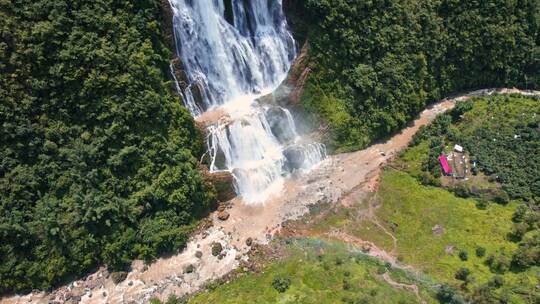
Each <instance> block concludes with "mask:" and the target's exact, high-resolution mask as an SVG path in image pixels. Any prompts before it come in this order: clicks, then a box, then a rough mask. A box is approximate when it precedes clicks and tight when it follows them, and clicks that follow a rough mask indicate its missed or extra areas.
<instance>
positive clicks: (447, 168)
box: [439, 154, 452, 175]
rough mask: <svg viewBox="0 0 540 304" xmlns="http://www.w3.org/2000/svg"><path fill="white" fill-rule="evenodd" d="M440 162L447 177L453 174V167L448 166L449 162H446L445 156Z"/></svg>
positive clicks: (440, 157) (441, 157) (440, 158)
mask: <svg viewBox="0 0 540 304" xmlns="http://www.w3.org/2000/svg"><path fill="white" fill-rule="evenodd" d="M439 162H440V163H441V167H442V169H443V172H444V174H445V175H450V174H452V167H450V165H449V164H448V161H447V160H446V156H445V155H444V154H443V155H441V156H439Z"/></svg>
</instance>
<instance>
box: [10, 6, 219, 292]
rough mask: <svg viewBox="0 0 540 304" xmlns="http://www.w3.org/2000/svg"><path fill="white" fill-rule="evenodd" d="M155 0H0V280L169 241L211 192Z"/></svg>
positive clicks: (17, 280)
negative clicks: (175, 89) (174, 87)
mask: <svg viewBox="0 0 540 304" xmlns="http://www.w3.org/2000/svg"><path fill="white" fill-rule="evenodd" d="M159 3H160V2H159V1H155V0H141V1H117V0H95V1H67V0H53V1H50V0H37V1H30V2H29V1H21V0H13V1H0V123H1V128H0V194H1V195H0V257H1V261H2V263H1V264H0V293H5V292H11V291H22V290H30V289H33V288H40V289H45V288H50V287H52V286H54V285H56V284H59V283H61V282H62V281H63V280H64V279H66V278H68V277H69V276H72V275H80V274H82V273H84V272H85V271H89V270H91V269H92V268H93V267H95V266H97V265H98V264H102V263H104V264H106V265H107V266H109V267H110V268H112V269H121V268H124V267H125V266H126V265H128V263H129V261H130V260H131V259H132V258H136V257H138V258H143V259H145V260H151V259H153V258H154V257H155V256H156V255H158V254H159V253H162V252H166V251H173V250H176V249H178V248H180V247H181V246H182V245H183V244H184V243H185V242H186V239H187V235H188V233H189V231H190V227H192V226H193V224H194V223H195V219H196V218H197V217H199V216H201V215H202V214H203V213H204V212H205V211H206V210H207V209H208V208H209V206H210V205H211V204H212V203H213V201H214V197H215V194H214V191H213V187H212V186H211V185H209V184H207V183H206V182H205V180H204V179H203V178H202V176H201V175H200V174H199V172H198V170H197V161H196V158H195V157H198V156H199V155H200V154H201V152H202V149H203V145H202V140H201V136H200V134H199V132H198V131H197V129H196V128H195V126H194V123H193V120H192V118H191V117H190V115H189V113H188V112H187V111H186V109H185V108H184V107H183V106H182V105H181V100H180V99H179V98H178V97H177V96H175V95H174V94H173V93H172V91H171V89H170V88H171V84H170V83H168V80H167V74H166V73H168V61H169V59H170V57H171V53H170V51H169V50H168V49H167V46H166V43H165V41H164V39H163V38H162V37H163V35H162V29H161V26H160V8H159Z"/></svg>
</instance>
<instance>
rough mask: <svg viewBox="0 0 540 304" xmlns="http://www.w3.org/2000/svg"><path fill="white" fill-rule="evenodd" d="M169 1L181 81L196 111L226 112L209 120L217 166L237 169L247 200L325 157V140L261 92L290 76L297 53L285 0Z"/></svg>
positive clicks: (186, 98)
mask: <svg viewBox="0 0 540 304" xmlns="http://www.w3.org/2000/svg"><path fill="white" fill-rule="evenodd" d="M169 2H170V4H171V7H172V9H173V12H174V19H173V24H174V31H175V39H176V48H177V52H178V56H179V57H180V59H181V61H182V64H183V68H184V70H185V74H186V76H187V78H188V79H187V82H188V84H187V85H185V86H184V87H180V86H179V85H178V87H177V88H178V89H179V91H180V92H181V93H182V95H183V99H184V103H185V104H186V107H187V108H188V109H189V111H190V112H191V113H192V115H193V116H194V117H196V118H198V117H202V116H204V115H208V113H219V114H216V115H218V116H219V119H217V120H216V121H213V122H212V123H210V125H209V127H208V131H209V137H208V152H209V154H210V156H211V159H212V160H211V165H210V170H211V171H213V172H215V171H220V170H228V171H230V172H231V173H232V174H233V176H234V178H235V187H236V191H237V193H238V194H239V195H241V196H242V198H243V200H244V201H245V202H248V203H251V202H261V201H264V200H266V199H267V198H268V196H269V195H271V194H272V193H275V192H279V191H280V190H281V188H282V185H283V178H284V177H286V176H287V175H288V174H289V173H291V172H293V171H296V170H300V171H306V170H309V169H311V168H312V167H313V166H315V165H316V164H317V163H319V162H320V161H321V160H322V159H323V158H325V157H326V154H325V153H326V152H325V148H324V146H323V145H322V144H319V143H308V144H301V143H300V136H299V135H298V133H297V131H296V126H295V122H294V120H293V118H292V115H291V113H290V112H289V111H288V110H287V109H285V108H282V107H279V106H277V105H274V104H271V103H262V102H259V101H258V100H257V99H258V98H259V97H261V96H263V95H265V94H267V93H270V92H272V91H273V90H275V89H276V88H277V86H278V85H279V84H280V83H281V82H282V81H283V80H284V78H285V77H286V75H287V72H288V70H289V67H290V65H291V62H292V61H293V59H294V56H295V53H296V49H295V43H294V39H293V38H292V35H291V34H290V32H289V31H288V29H287V22H286V19H285V17H284V14H283V10H282V5H281V0H169Z"/></svg>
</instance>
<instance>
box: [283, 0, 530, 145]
mask: <svg viewBox="0 0 540 304" xmlns="http://www.w3.org/2000/svg"><path fill="white" fill-rule="evenodd" d="M302 3H303V4H302ZM285 5H286V6H288V7H289V8H290V9H291V10H293V11H295V12H294V13H291V15H292V16H291V17H290V19H291V20H292V21H293V29H294V31H295V32H296V33H297V36H299V37H300V38H303V37H304V36H306V37H307V40H308V42H309V45H310V56H311V64H310V65H309V66H308V67H309V69H310V70H311V72H310V74H309V76H308V78H307V81H306V84H305V91H304V94H303V96H302V98H301V102H302V105H303V107H304V108H305V109H306V110H307V111H308V112H309V113H312V114H313V117H312V119H313V120H315V121H316V123H317V124H322V125H325V126H328V130H329V131H328V133H327V134H326V135H327V138H326V143H327V144H328V145H329V147H330V148H331V149H334V150H337V151H338V152H342V151H353V150H357V149H360V148H364V147H366V146H367V145H368V144H370V143H372V142H373V141H376V140H377V139H380V138H382V137H385V136H388V135H389V134H392V133H394V132H396V131H398V130H399V129H401V128H402V127H403V126H404V125H405V124H406V123H408V122H409V121H410V120H411V119H412V118H414V117H415V116H416V115H417V114H418V112H419V111H420V110H421V109H423V108H424V106H425V105H426V104H428V103H430V102H433V101H436V100H439V99H441V98H443V97H445V96H447V95H449V94H453V93H456V92H460V91H463V90H471V89H477V88H488V87H512V86H515V87H519V88H523V89H533V88H538V87H539V86H540V74H539V71H540V59H539V58H540V32H539V28H540V19H539V17H538V16H540V4H539V2H538V1H535V0H528V1H512V2H508V1H499V0H488V1H480V0H474V1H470V0H466V1H447V0H443V1H416V0H411V1H350V0H339V1H327V0H309V1H305V2H299V1H292V0H289V1H286V2H285ZM295 16H301V17H295Z"/></svg>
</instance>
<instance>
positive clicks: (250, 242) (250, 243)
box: [246, 237, 253, 246]
mask: <svg viewBox="0 0 540 304" xmlns="http://www.w3.org/2000/svg"><path fill="white" fill-rule="evenodd" d="M252 244H253V239H252V238H250V237H248V238H247V239H246V245H247V246H251V245H252Z"/></svg>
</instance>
